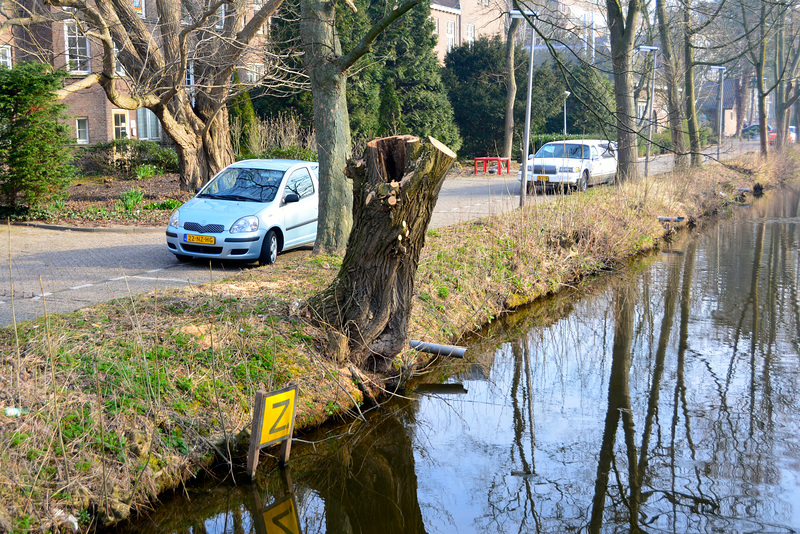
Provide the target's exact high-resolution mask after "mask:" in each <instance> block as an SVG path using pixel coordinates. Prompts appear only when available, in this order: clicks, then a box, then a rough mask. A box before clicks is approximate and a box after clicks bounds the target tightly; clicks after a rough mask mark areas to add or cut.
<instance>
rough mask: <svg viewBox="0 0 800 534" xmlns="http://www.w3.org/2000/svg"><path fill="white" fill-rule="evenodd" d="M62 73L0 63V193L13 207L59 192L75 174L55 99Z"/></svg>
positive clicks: (30, 65)
mask: <svg viewBox="0 0 800 534" xmlns="http://www.w3.org/2000/svg"><path fill="white" fill-rule="evenodd" d="M65 76H66V74H65V73H63V72H53V71H52V68H51V67H50V66H49V65H46V64H43V63H35V62H31V63H21V64H19V65H17V66H15V67H14V68H13V69H8V68H6V67H0V192H2V195H3V196H4V197H5V202H6V203H7V204H8V206H10V207H11V208H12V210H13V209H14V208H15V207H16V206H17V205H18V203H19V201H20V197H21V198H22V200H23V202H24V203H25V204H27V205H28V206H29V207H30V208H37V207H38V206H39V205H40V204H41V203H42V202H45V201H48V200H50V199H52V198H58V197H59V196H61V195H63V194H64V191H65V189H66V187H67V186H68V185H69V184H70V182H71V180H72V176H73V175H74V168H73V167H72V166H71V165H70V164H69V163H70V161H71V160H72V153H71V149H70V145H71V143H72V141H73V140H72V137H71V136H70V135H69V131H68V129H67V126H66V125H65V124H64V122H63V121H64V120H65V119H66V117H65V116H64V113H63V112H64V104H61V103H58V102H56V100H55V91H57V90H58V89H60V88H61V86H62V81H63V79H64V77H65Z"/></svg>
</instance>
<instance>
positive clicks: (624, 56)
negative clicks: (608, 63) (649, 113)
mask: <svg viewBox="0 0 800 534" xmlns="http://www.w3.org/2000/svg"><path fill="white" fill-rule="evenodd" d="M641 7H642V6H641V3H640V2H639V1H638V0H631V1H630V2H629V3H628V13H627V14H623V13H622V11H620V4H619V3H618V2H616V1H615V0H607V1H606V8H607V14H608V27H609V33H610V35H611V55H612V65H613V70H614V100H615V101H616V105H617V145H618V161H619V171H618V176H619V179H620V180H635V179H636V177H637V176H638V172H639V171H638V169H639V149H638V146H637V145H638V143H637V131H636V104H635V103H634V98H633V87H634V84H633V63H632V56H633V42H634V37H635V34H636V30H637V27H638V19H639V13H640V11H641Z"/></svg>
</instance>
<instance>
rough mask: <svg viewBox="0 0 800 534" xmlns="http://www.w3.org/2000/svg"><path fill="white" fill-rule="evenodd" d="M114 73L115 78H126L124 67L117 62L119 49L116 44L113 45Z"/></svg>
mask: <svg viewBox="0 0 800 534" xmlns="http://www.w3.org/2000/svg"><path fill="white" fill-rule="evenodd" d="M114 65H115V67H114V72H115V73H116V74H117V76H126V75H127V73H126V72H125V67H124V66H123V65H122V62H121V61H120V60H119V47H118V46H117V43H114Z"/></svg>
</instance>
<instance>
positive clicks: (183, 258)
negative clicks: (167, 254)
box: [175, 254, 192, 263]
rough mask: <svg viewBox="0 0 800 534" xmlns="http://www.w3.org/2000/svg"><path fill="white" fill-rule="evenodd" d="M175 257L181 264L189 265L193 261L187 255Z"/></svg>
mask: <svg viewBox="0 0 800 534" xmlns="http://www.w3.org/2000/svg"><path fill="white" fill-rule="evenodd" d="M175 257H176V258H177V259H178V261H179V262H181V263H188V262H190V261H192V257H191V256H187V255H185V254H175Z"/></svg>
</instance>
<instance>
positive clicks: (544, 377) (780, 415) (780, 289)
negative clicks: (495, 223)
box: [141, 191, 800, 533]
mask: <svg viewBox="0 0 800 534" xmlns="http://www.w3.org/2000/svg"><path fill="white" fill-rule="evenodd" d="M799 215H800V194H798V192H797V191H791V192H786V193H785V194H781V195H774V196H773V197H772V198H770V199H765V200H763V201H757V202H755V203H754V205H753V207H752V208H749V209H747V210H742V211H741V212H739V213H738V214H737V215H736V216H735V217H734V218H733V219H732V220H729V221H725V222H724V223H722V224H719V225H717V226H716V227H714V228H713V229H711V230H710V231H708V232H706V233H705V234H704V235H703V236H701V237H700V238H699V239H697V240H696V241H688V242H685V243H675V244H673V246H672V248H671V249H670V250H667V251H666V253H665V254H662V255H660V256H659V257H658V258H655V259H653V260H650V261H649V263H647V264H646V265H645V266H643V267H642V268H640V269H638V272H636V271H637V269H634V270H633V271H632V272H629V273H627V274H625V275H622V276H615V277H609V280H608V281H605V282H603V283H601V284H594V285H592V286H591V287H589V288H587V289H585V290H583V295H582V297H583V298H581V299H579V300H567V299H564V298H559V299H555V300H552V301H548V302H546V303H543V304H542V305H540V306H539V307H538V308H536V309H534V310H532V312H531V314H530V315H528V316H523V315H517V316H515V317H513V318H510V319H511V320H510V321H508V323H507V325H508V328H509V331H512V332H514V334H513V335H512V334H509V333H508V332H503V331H496V332H494V333H493V334H492V335H493V336H494V340H495V341H494V342H492V344H491V345H487V346H490V347H491V348H488V349H485V351H484V353H482V354H480V357H479V362H478V363H479V364H478V365H472V366H471V367H469V368H465V369H463V370H461V371H460V372H457V373H456V374H455V375H454V376H453V378H451V379H450V380H449V382H450V383H451V384H452V385H450V386H445V387H436V388H427V390H425V391H424V392H421V393H420V394H419V395H418V396H417V397H416V398H415V399H413V400H407V401H402V402H397V403H394V404H393V405H391V406H390V407H388V408H387V409H385V410H383V411H381V412H380V413H379V414H377V415H376V416H375V417H373V419H372V420H371V421H370V422H369V423H368V424H356V426H348V427H343V428H337V429H332V430H329V431H327V433H326V434H321V435H319V436H316V437H315V438H314V439H317V440H322V439H325V438H330V439H328V440H327V441H319V442H318V443H317V444H316V445H315V446H314V447H310V446H309V447H298V446H295V449H294V451H293V456H294V458H293V460H292V473H293V478H294V497H295V502H296V504H297V510H298V514H299V522H300V524H299V526H300V528H301V529H302V531H303V532H304V533H312V532H313V533H316V532H320V533H321V532H331V533H339V532H344V533H366V532H380V533H384V532H386V533H389V532H398V533H399V532H410V533H416V532H427V533H438V532H441V533H449V532H462V533H463V532H481V533H483V532H498V533H506V532H508V533H517V532H591V533H597V532H603V533H605V532H659V531H670V532H759V531H769V532H793V531H797V530H798V529H800V407H799V406H798V402H797V398H798V378H800V319H798V318H799V317H800V298H799V297H798V287H797V286H798V275H799V274H800V252H799V251H800V228H799V226H800V216H799ZM519 332H522V333H521V334H520V333H519ZM504 336H507V337H508V341H507V342H502V343H501V342H500V341H499V340H501V339H503V338H504ZM498 343H501V344H500V345H499V348H498ZM478 350H479V351H480V349H478ZM341 433H344V434H346V435H344V436H338V437H336V438H335V439H334V438H333V436H334V435H336V434H341ZM277 481H278V477H277V476H274V475H272V474H265V473H262V474H261V478H260V479H259V481H258V484H257V490H258V491H259V492H260V493H259V495H260V496H261V502H260V503H259V504H252V502H254V501H255V500H254V499H253V498H252V497H251V495H252V492H251V491H249V489H248V488H249V486H248V487H247V488H244V489H242V488H234V489H228V490H227V493H223V492H222V490H221V489H218V490H215V491H219V495H224V497H219V496H217V498H216V500H214V499H211V497H209V495H212V494H215V491H212V492H206V493H204V494H202V495H199V496H192V499H190V500H189V502H188V504H187V502H186V501H183V503H182V504H181V503H179V504H178V506H179V507H182V508H181V511H182V512H184V513H185V514H187V515H188V514H189V513H190V512H189V510H192V512H191V513H192V514H194V516H193V517H194V518H195V519H194V520H193V521H194V522H193V523H192V522H191V521H190V522H186V523H184V524H183V526H178V524H177V523H167V522H163V523H162V522H161V521H160V520H159V519H158V517H159V516H157V515H154V516H152V519H151V521H150V522H149V523H147V526H146V527H142V528H141V530H159V531H163V532H181V531H186V532H203V531H206V532H237V533H238V532H255V531H256V530H257V529H256V526H257V522H254V521H252V520H251V518H252V517H255V515H256V514H259V513H261V511H262V510H263V507H264V506H268V505H270V504H273V503H276V502H278V501H279V499H281V498H283V495H284V493H283V490H282V489H281V486H280V484H279V483H278V482H277ZM198 502H203V503H205V510H206V512H205V513H204V514H203V513H200V512H199V511H197V508H198V505H197V503H198ZM173 510H174V509H173ZM159 513H160V514H169V513H173V514H174V513H175V512H170V508H168V507H164V508H163V509H162V510H160V511H159ZM197 517H203V518H205V519H203V520H201V521H198V520H197V519H196V518H197ZM154 525H161V526H164V527H165V528H158V529H157V528H155V527H154Z"/></svg>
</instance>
